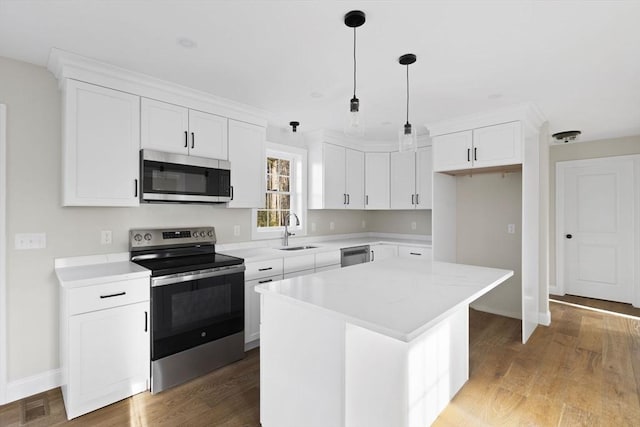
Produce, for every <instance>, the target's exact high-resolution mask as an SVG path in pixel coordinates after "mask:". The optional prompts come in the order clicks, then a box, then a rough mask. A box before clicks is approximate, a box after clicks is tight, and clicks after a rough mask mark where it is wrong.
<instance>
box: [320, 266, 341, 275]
mask: <svg viewBox="0 0 640 427" xmlns="http://www.w3.org/2000/svg"><path fill="white" fill-rule="evenodd" d="M339 268H342V266H341V265H340V264H332V265H325V266H324V267H316V270H315V272H316V273H322V272H323V271H329V270H337V269H339Z"/></svg>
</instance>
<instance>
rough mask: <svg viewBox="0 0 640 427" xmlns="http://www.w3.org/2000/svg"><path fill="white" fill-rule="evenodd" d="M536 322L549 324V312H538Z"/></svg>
mask: <svg viewBox="0 0 640 427" xmlns="http://www.w3.org/2000/svg"><path fill="white" fill-rule="evenodd" d="M538 324H539V325H544V326H549V325H550V324H551V312H550V311H547V312H546V313H538Z"/></svg>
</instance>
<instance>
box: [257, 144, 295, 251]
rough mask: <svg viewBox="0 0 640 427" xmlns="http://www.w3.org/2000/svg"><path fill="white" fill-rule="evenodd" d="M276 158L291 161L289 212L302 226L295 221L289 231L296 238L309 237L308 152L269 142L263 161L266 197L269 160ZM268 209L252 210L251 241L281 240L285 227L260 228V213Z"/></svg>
mask: <svg viewBox="0 0 640 427" xmlns="http://www.w3.org/2000/svg"><path fill="white" fill-rule="evenodd" d="M269 157H276V158H281V159H286V160H289V161H290V162H291V163H290V166H289V170H290V173H291V175H290V176H291V178H290V180H289V194H290V205H289V212H292V213H295V214H296V215H298V218H299V219H300V225H299V226H296V225H295V221H294V223H293V224H292V225H291V226H290V227H289V230H290V231H291V232H293V233H295V234H296V236H306V235H307V150H306V149H304V148H299V147H294V146H290V145H284V144H275V143H272V142H267V143H266V144H265V156H264V159H263V172H262V175H263V179H264V180H265V186H264V189H265V191H264V195H265V196H266V194H267V190H266V188H267V187H266V180H267V158H269ZM264 209H266V206H264V207H263V208H262V209H251V240H264V239H279V238H280V239H281V238H282V235H283V233H284V227H282V226H280V227H258V211H260V210H264Z"/></svg>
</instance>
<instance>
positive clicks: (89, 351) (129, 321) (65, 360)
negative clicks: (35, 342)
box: [60, 278, 151, 419]
mask: <svg viewBox="0 0 640 427" xmlns="http://www.w3.org/2000/svg"><path fill="white" fill-rule="evenodd" d="M149 288H150V286H149V279H147V278H144V279H135V280H125V281H118V282H112V283H106V284H100V285H94V286H86V287H81V288H73V289H63V292H62V299H61V303H62V309H61V319H60V322H61V324H60V335H61V342H60V346H61V348H60V353H61V365H62V377H63V378H62V387H61V388H62V395H63V397H64V403H65V408H66V411H67V418H69V419H72V418H75V417H78V416H80V415H83V414H86V413H87V412H91V411H93V410H96V409H98V408H101V407H103V406H107V405H109V404H111V403H114V402H117V401H119V400H122V399H125V398H127V397H129V396H132V395H134V394H136V393H140V392H143V391H145V390H147V389H148V382H149V371H150V359H151V358H150V352H149V346H150V338H149V326H150V324H149V321H150V319H149ZM141 299H142V300H141Z"/></svg>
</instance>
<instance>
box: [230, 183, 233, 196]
mask: <svg viewBox="0 0 640 427" xmlns="http://www.w3.org/2000/svg"><path fill="white" fill-rule="evenodd" d="M230 189H231V200H233V185H232V186H230Z"/></svg>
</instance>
